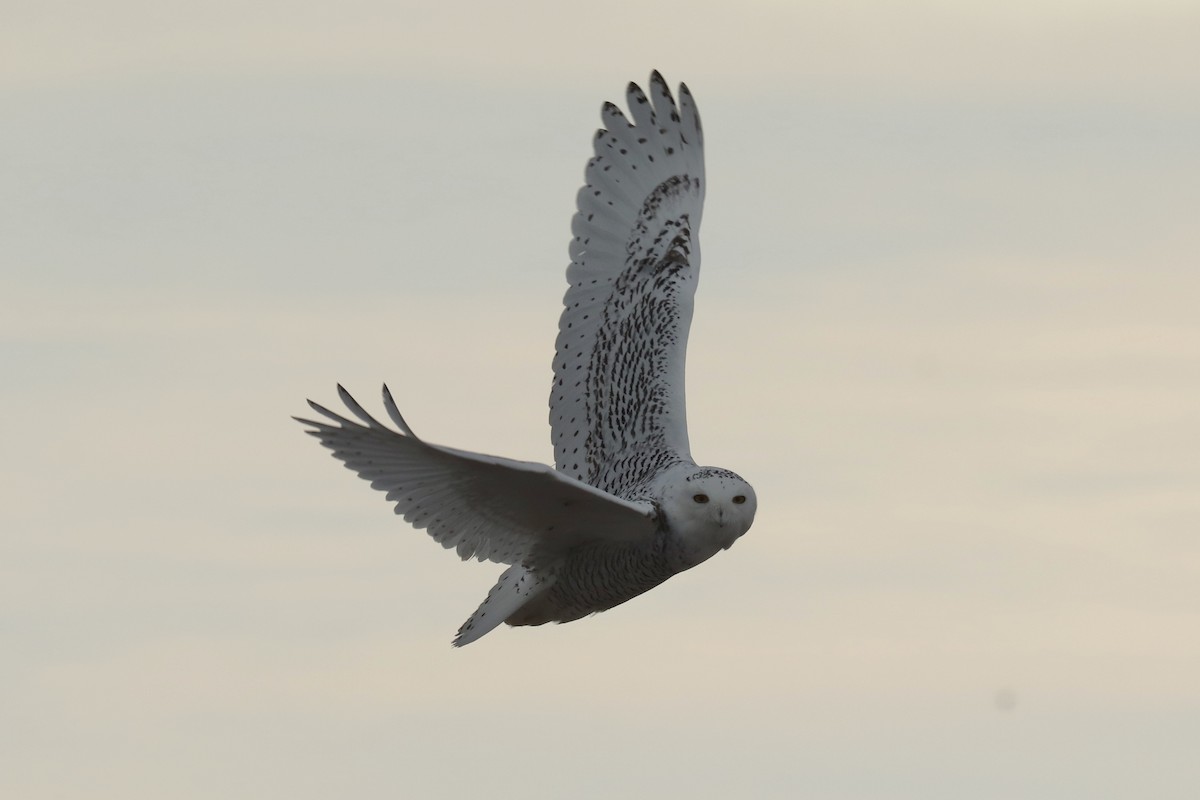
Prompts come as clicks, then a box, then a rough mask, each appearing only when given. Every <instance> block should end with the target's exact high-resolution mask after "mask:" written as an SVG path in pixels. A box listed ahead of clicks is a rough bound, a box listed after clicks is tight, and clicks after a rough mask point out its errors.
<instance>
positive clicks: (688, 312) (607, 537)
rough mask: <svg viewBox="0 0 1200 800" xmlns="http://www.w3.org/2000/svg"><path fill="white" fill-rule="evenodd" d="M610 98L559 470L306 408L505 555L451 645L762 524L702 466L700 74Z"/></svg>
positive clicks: (353, 461) (638, 582)
mask: <svg viewBox="0 0 1200 800" xmlns="http://www.w3.org/2000/svg"><path fill="white" fill-rule="evenodd" d="M626 96H627V99H628V103H629V112H630V116H629V117H626V116H625V115H624V114H623V113H622V112H621V110H620V109H619V108H617V106H615V105H613V104H612V103H606V104H605V105H604V107H603V110H602V111H601V118H602V120H603V123H604V128H603V129H602V130H599V131H597V132H596V137H595V140H594V147H595V155H594V156H593V157H592V159H591V160H590V161H588V164H587V169H586V171H585V173H584V176H585V180H586V183H585V185H584V187H583V188H582V189H580V190H579V195H578V197H577V198H576V205H577V208H578V211H577V213H576V214H575V217H574V219H573V220H572V221H571V233H572V234H573V236H574V238H573V239H572V241H571V245H570V255H571V264H570V266H569V267H567V281H568V283H569V284H570V286H569V288H568V289H567V293H566V295H565V296H564V297H563V305H564V306H565V307H564V308H563V312H562V317H561V319H560V320H559V325H558V340H557V343H556V346H555V356H554V383H553V386H552V388H551V391H550V427H551V434H550V435H551V440H552V442H553V445H554V460H555V465H554V469H551V468H549V467H547V466H545V465H543V464H535V463H531V462H527V461H513V460H511V459H507V458H500V457H497V456H488V455H483V454H480V453H470V452H466V451H464V450H454V449H451V448H449V447H442V446H440V445H435V444H430V443H428V442H426V441H424V440H422V439H419V438H418V437H417V436H416V434H414V433H413V431H412V428H410V427H409V426H408V423H406V422H405V421H404V418H403V417H402V416H401V415H400V411H399V409H398V408H397V407H396V403H395V401H393V400H392V395H391V392H389V391H388V388H387V387H386V386H384V387H383V406H384V409H385V410H386V411H387V414H388V416H389V417H390V418H391V421H392V422H393V423H394V424H395V426H396V428H398V429H399V430H398V431H397V430H392V429H391V428H389V427H387V426H385V425H383V424H382V423H380V422H379V421H377V420H376V419H375V418H373V417H372V416H371V415H370V414H368V413H367V412H366V411H365V410H363V408H362V406H361V405H359V404H358V402H357V401H356V400H355V399H354V398H353V397H351V396H350V394H349V393H348V392H347V391H346V390H345V389H343V388H342V387H341V386H338V395H339V396H340V397H341V399H342V402H343V403H345V405H346V407H347V408H348V409H349V410H350V413H351V414H352V415H353V416H354V417H356V418H357V421H355V420H354V419H349V418H347V417H343V416H341V415H339V414H336V413H334V412H332V411H330V410H328V409H326V408H324V407H322V406H320V405H318V404H316V403H313V402H312V401H311V400H310V401H309V405H310V406H311V407H312V408H313V410H314V411H316V412H317V413H319V414H320V415H321V416H323V417H325V418H327V420H328V421H315V420H307V419H299V418H297V419H298V420H299V422H301V423H302V424H304V425H306V426H308V430H307V433H309V434H311V435H313V436H315V437H317V439H318V440H320V442H321V444H322V445H324V446H325V447H328V448H329V449H330V450H332V451H333V455H334V457H335V458H338V459H340V460H341V461H343V462H344V463H345V465H346V466H347V467H348V468H349V469H351V470H353V471H354V472H356V473H358V474H359V475H360V476H361V477H362V478H364V479H366V480H368V481H370V482H371V486H372V487H373V488H375V489H378V490H380V491H382V492H386V493H387V499H388V500H389V501H390V502H392V503H394V504H395V511H396V513H397V514H401V515H403V516H404V519H405V520H406V521H408V522H409V523H411V524H412V525H413V527H415V528H424V529H425V530H427V531H428V532H429V535H430V536H432V537H433V538H434V539H435V540H436V541H438V542H440V543H441V545H442V546H443V547H446V548H451V547H453V548H454V549H455V550H457V551H458V554H459V556H461V557H462V558H463V559H464V560H466V559H469V558H471V557H472V556H474V557H475V558H477V559H479V560H480V561H483V560H485V559H486V560H489V561H495V562H498V563H500V564H507V565H508V569H506V570H505V571H504V572H503V574H501V575H500V580H499V581H498V582H497V583H496V585H495V586H494V587H492V590H491V591H490V592H488V595H487V598H486V599H484V601H483V604H482V605H481V606H479V609H478V610H477V611H476V612H475V613H474V614H472V615H471V618H470V619H468V620H467V621H466V622H464V623H463V625H462V627H461V628H459V630H458V635H457V636H456V637H455V639H454V644H455V645H457V646H462V645H465V644H470V643H471V642H473V641H475V640H476V639H478V638H479V637H481V636H483V635H484V634H486V633H488V632H489V631H491V630H492V629H493V628H495V627H497V626H498V625H499V624H500V623H501V622H507V623H508V624H509V625H541V624H544V623H546V622H571V621H572V620H577V619H580V618H582V617H586V616H588V615H589V614H594V613H596V612H598V611H604V610H606V609H610V608H612V607H613V606H616V605H619V604H621V603H624V602H625V601H626V600H629V599H631V598H634V597H636V596H637V595H639V594H642V593H643V592H645V591H648V590H649V589H652V588H654V587H655V586H657V585H658V584H660V583H662V582H663V581H665V580H666V579H667V578H670V577H671V576H672V575H675V574H676V573H679V572H682V571H684V570H686V569H691V568H692V567H694V566H696V565H697V564H699V563H701V562H702V561H706V560H707V559H709V558H710V557H712V556H713V555H715V554H716V552H717V551H718V550H723V549H728V548H729V547H730V546H731V545H732V544H733V543H734V542H735V541H736V540H737V538H738V537H739V536H741V535H742V534H744V533H745V532H746V531H747V530H749V528H750V524H751V523H752V522H753V521H754V512H755V509H756V508H757V499H756V498H755V495H754V489H752V488H751V487H750V484H748V483H746V481H744V480H743V479H742V478H741V477H740V476H738V475H736V474H735V473H733V472H730V471H729V470H727V469H721V468H719V467H702V466H697V465H696V462H695V461H693V460H692V454H691V449H690V447H689V445H688V431H687V418H686V406H685V403H684V358H685V355H686V352H687V337H688V327H689V326H690V325H691V321H692V304H693V297H694V295H695V292H696V283H697V281H698V279H699V273H700V243H699V239H698V232H699V229H700V217H701V213H702V211H703V207H704V189H705V180H704V140H703V137H702V135H701V130H700V116H699V114H698V113H697V111H696V103H695V101H694V100H693V99H692V95H691V93H690V92H689V91H688V89H687V86H684V85H681V86H680V87H679V105H678V106H677V105H676V104H675V100H674V98H672V96H671V90H670V89H669V88H668V87H667V84H666V82H665V81H664V80H663V78H662V76H661V75H659V74H658V73H657V72H654V73H653V74H652V75H651V76H650V92H649V96H647V95H646V93H644V92H643V91H642V90H641V89H640V88H639V87H638V86H637V85H636V84H632V83H631V84H630V85H629V88H628V90H627V95H626Z"/></svg>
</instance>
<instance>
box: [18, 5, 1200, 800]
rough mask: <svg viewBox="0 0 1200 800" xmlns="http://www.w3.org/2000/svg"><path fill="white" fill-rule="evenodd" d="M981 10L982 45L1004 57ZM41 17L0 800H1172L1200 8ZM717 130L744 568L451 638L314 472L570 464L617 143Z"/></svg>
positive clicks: (707, 333)
mask: <svg viewBox="0 0 1200 800" xmlns="http://www.w3.org/2000/svg"><path fill="white" fill-rule="evenodd" d="M985 5H986V7H985ZM992 5H993V4H982V3H970V2H957V3H950V2H941V3H939V2H918V3H906V4H899V3H890V2H883V0H877V1H875V2H870V1H866V0H864V1H863V2H850V3H837V4H833V3H830V4H815V3H803V2H791V1H790V0H774V1H772V2H768V1H767V0H758V1H757V2H755V1H753V0H747V2H741V3H729V2H719V3H718V2H703V1H701V0H690V1H689V2H669V3H657V2H638V3H635V2H627V1H626V0H618V1H617V2H609V3H605V4H603V5H594V6H586V7H585V6H583V5H578V6H577V5H575V4H572V3H567V2H562V0H558V2H532V0H519V1H518V2H510V3H496V4H484V3H471V2H466V3H457V4H452V3H444V2H438V3H413V2H404V0H401V2H382V1H380V2H375V1H373V0H362V1H357V2H356V1H355V0H351V2H342V3H337V4H333V3H330V4H322V3H315V2H309V0H300V2H273V1H271V2H263V1H261V0H238V1H237V2H233V0H229V2H208V3H189V2H161V0H156V1H155V2H150V1H149V0H144V1H142V2H137V1H135V0H113V2H107V3H103V4H97V3H91V4H87V3H79V2H52V1H51V2H37V3H33V2H9V3H6V4H5V6H4V8H3V10H2V11H0V17H2V18H3V22H2V24H0V109H2V110H0V312H2V313H0V369H2V371H3V375H4V380H3V382H2V383H0V403H2V407H3V409H4V412H5V413H4V414H3V419H2V421H0V435H2V436H3V441H4V443H5V444H4V453H5V456H6V457H5V458H4V459H3V460H2V462H0V484H2V485H3V487H4V488H3V502H2V503H0V546H2V548H3V550H2V554H0V649H2V652H3V656H2V657H0V795H2V796H4V797H6V798H8V797H11V798H28V799H29V800H41V799H43V798H46V799H48V798H56V799H61V798H88V799H89V800H92V799H95V798H112V799H113V800H118V799H119V800H141V798H146V799H147V800H149V799H151V798H153V799H154V800H159V799H160V798H174V799H180V800H189V799H190V798H212V797H220V798H256V799H260V798H288V799H289V800H293V799H299V800H305V799H307V798H314V799H315V798H329V797H355V798H364V799H366V800H373V799H374V798H395V797H429V798H433V797H445V798H452V797H453V798H459V797H480V796H488V797H522V798H558V797H578V798H610V797H616V796H620V797H631V798H669V797H688V798H693V797H695V798H728V797H736V796H748V797H780V798H783V797H787V798H793V797H811V798H823V799H824V798H827V799H829V800H868V799H872V800H873V799H875V798H880V799H891V798H901V799H904V798H912V799H913V800H918V799H920V800H939V799H941V798H945V799H946V800H951V799H953V800H961V798H972V800H975V799H978V798H984V799H985V800H986V799H990V798H996V799H997V800H999V799H1000V798H1021V799H1022V800H1033V799H1036V798H1046V800H1064V798H1089V800H1090V799H1092V798H1128V797H1135V796H1141V797H1154V798H1166V799H1168V800H1170V799H1172V798H1180V799H1181V800H1182V799H1183V798H1192V797H1194V796H1195V792H1196V787H1197V786H1198V785H1200V761H1198V760H1197V758H1196V754H1197V752H1200V678H1198V677H1197V676H1200V635H1198V632H1200V311H1198V309H1200V258H1198V255H1200V224H1198V220H1200V10H1198V8H1197V6H1196V4H1195V3H1193V2H1184V1H1183V0H1180V1H1179V2H1165V1H1164V2H1154V1H1153V0H1137V2H1134V0H1128V2H1125V1H1124V0H1108V1H1107V2H1068V1H1067V0H1058V1H1057V2H1056V1H1055V0H1039V2H1014V3H1006V4H1004V7H1003V8H1002V9H1000V8H991V6H992ZM652 68H658V69H660V70H662V71H663V72H664V74H665V76H666V78H667V80H668V81H669V82H670V83H671V84H672V85H675V84H677V83H678V82H679V81H681V80H683V81H686V82H687V83H688V85H689V86H690V88H691V89H692V91H693V93H694V94H695V96H696V98H697V101H698V104H699V107H700V110H701V113H702V115H703V117H704V124H705V132H706V139H707V141H706V150H707V159H708V176H709V189H708V205H707V207H706V213H705V218H704V219H705V221H704V229H703V231H702V236H703V242H704V256H705V262H704V274H703V279H702V281H701V286H700V291H699V295H698V298H697V308H696V316H695V322H694V325H693V331H692V338H691V349H690V351H689V359H688V368H689V375H688V390H689V394H688V405H689V412H690V414H689V416H690V424H691V440H692V445H693V450H694V455H695V456H696V457H697V459H698V460H699V461H701V462H702V463H711V464H718V465H721V466H726V467H729V468H731V469H734V470H736V471H737V472H739V473H740V474H742V475H744V476H745V477H746V478H747V479H748V480H750V481H751V482H752V483H753V484H754V486H755V488H756V490H757V493H758V497H759V513H758V518H757V521H756V523H755V526H754V528H753V529H752V530H751V531H750V533H749V534H748V535H747V536H746V537H744V538H743V539H741V540H740V541H739V542H738V544H737V546H736V547H734V548H733V549H732V550H730V551H729V552H728V553H723V554H721V555H720V556H718V557H717V558H714V559H713V560H712V561H710V562H708V563H706V564H704V565H703V567H701V568H699V569H696V570H693V571H691V572H688V573H685V574H684V575H681V576H678V577H676V578H674V579H672V580H671V581H670V582H668V583H667V584H665V585H664V586H662V587H660V588H659V589H656V590H655V591H654V592H651V593H650V594H648V595H646V596H644V597H641V598H638V599H636V600H635V601H633V602H631V603H629V604H627V605H625V606H622V607H620V608H617V609H615V610H613V611H611V612H608V613H605V614H602V615H600V616H598V617H595V618H592V619H588V620H584V621H580V622H577V623H572V624H570V625H564V626H551V627H542V628H523V629H507V628H506V629H503V630H499V631H497V632H496V633H494V634H492V635H490V636H488V637H487V638H485V639H483V640H482V641H480V642H479V643H478V644H475V645H472V646H471V647H469V648H466V649H463V650H452V649H451V648H450V646H449V641H450V638H451V636H452V635H453V634H454V632H455V630H456V629H457V627H458V625H459V624H460V623H461V622H462V621H463V620H464V619H466V617H467V616H468V615H469V614H470V613H471V612H472V611H473V610H474V609H475V607H476V606H477V605H478V603H479V602H480V601H481V600H482V599H483V596H484V594H485V593H486V591H487V589H488V588H489V587H490V586H491V584H492V582H493V581H494V579H495V577H496V575H497V574H498V572H499V571H500V568H498V567H497V566H496V565H491V564H488V565H480V564H477V563H474V562H472V563H469V564H461V563H459V562H458V561H457V560H456V559H455V558H454V556H453V555H452V554H450V553H446V552H443V551H442V550H441V549H440V548H439V547H437V546H436V545H435V544H433V543H432V542H430V541H429V540H428V538H427V537H426V536H425V535H424V534H423V533H419V532H415V531H413V530H411V529H410V528H409V527H407V526H406V525H405V524H403V522H402V521H400V520H398V519H397V518H395V517H394V516H393V515H392V513H391V510H390V507H389V505H388V504H387V503H386V502H385V501H384V499H383V497H382V496H381V495H379V494H378V493H375V492H372V491H371V490H370V489H369V487H368V486H367V485H366V484H365V483H364V482H362V481H360V480H358V479H356V478H354V477H353V476H352V475H351V474H350V473H349V472H348V471H346V470H345V469H343V468H341V467H340V466H339V465H338V464H337V463H336V462H334V461H333V460H332V459H330V458H329V457H328V455H327V454H326V452H325V451H324V450H322V449H321V448H319V447H318V446H317V445H316V443H315V442H313V441H312V440H311V439H310V438H309V437H306V436H304V435H303V434H302V433H301V429H300V427H299V426H298V425H296V424H295V423H294V422H292V421H291V420H290V419H289V415H291V414H297V413H301V412H303V411H305V410H306V408H305V405H304V399H305V398H306V397H312V398H313V399H315V400H317V401H318V402H325V403H332V402H333V401H334V400H335V397H336V394H335V389H334V385H335V383H336V382H338V381H340V382H342V383H344V384H345V385H346V386H347V387H348V388H350V389H351V391H353V392H355V393H356V395H358V396H359V397H360V399H361V400H363V401H364V404H365V405H367V406H368V408H372V409H378V408H379V404H378V400H377V399H376V398H377V392H378V387H379V384H380V383H381V382H383V381H385V380H386V381H387V382H388V383H389V384H390V385H391V387H392V389H393V392H394V393H395V396H396V398H397V401H398V402H399V404H400V406H401V408H402V409H403V410H404V412H405V415H406V417H407V418H408V420H409V421H410V422H411V423H412V425H413V427H414V428H415V429H416V431H417V432H418V433H420V434H421V435H423V436H424V437H426V438H428V439H430V440H432V441H435V442H439V443H445V444H449V445H453V446H456V447H461V448H464V449H472V450H480V451H483V452H488V453H496V454H500V455H506V456H510V457H515V458H521V459H528V460H538V461H544V462H548V461H550V460H551V451H550V447H549V438H548V434H549V426H548V424H547V413H548V412H547V407H546V400H547V395H548V391H549V385H550V377H551V372H550V358H551V355H552V353H553V343H554V336H555V332H556V324H557V317H558V312H559V308H560V300H561V296H562V293H563V291H564V289H565V279H564V276H563V272H564V269H565V267H566V263H567V248H566V245H567V241H568V239H569V221H570V217H571V214H572V212H573V200H574V195H575V191H576V189H577V188H578V185H579V183H580V182H581V179H582V174H583V165H584V162H585V160H586V159H587V157H588V155H589V148H590V140H591V136H592V133H593V131H594V130H595V128H596V127H597V126H598V124H599V113H598V112H599V108H600V104H601V103H602V102H603V101H604V100H608V99H611V100H618V101H619V100H622V99H623V91H624V86H625V84H626V82H628V81H629V80H631V79H633V80H637V81H639V82H644V81H645V80H646V78H647V75H648V74H649V72H650V70H651V69H652Z"/></svg>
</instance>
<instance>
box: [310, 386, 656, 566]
mask: <svg viewBox="0 0 1200 800" xmlns="http://www.w3.org/2000/svg"><path fill="white" fill-rule="evenodd" d="M338 395H339V396H340V397H341V398H342V402H344V403H345V404H346V407H347V408H349V409H350V411H351V412H352V413H353V414H354V416H356V417H358V418H359V419H360V420H362V422H363V424H358V423H356V422H354V421H352V420H349V419H347V418H345V417H343V416H340V415H339V414H335V413H334V412H332V411H330V410H328V409H326V408H324V407H322V406H320V405H317V404H316V403H314V402H312V401H311V400H310V401H309V405H310V406H311V407H312V408H313V410H315V411H317V412H318V413H320V414H322V415H323V416H325V417H327V418H329V419H330V420H333V422H335V423H337V424H330V423H327V422H317V421H314V420H307V419H301V418H299V417H296V420H297V421H299V422H301V423H302V424H304V425H308V426H309V427H310V428H311V430H309V431H307V433H309V434H311V435H313V436H315V437H317V439H319V440H320V442H321V444H323V445H324V446H325V447H328V448H329V449H330V450H332V451H333V455H334V457H335V458H338V459H340V460H341V461H343V462H344V463H345V465H346V466H347V467H348V468H349V469H351V470H353V471H354V472H356V473H358V475H359V476H360V477H362V478H364V479H366V480H368V481H370V482H371V487H372V488H374V489H379V490H380V491H384V492H387V499H388V500H390V501H392V502H393V503H395V511H396V513H397V514H402V515H404V519H405V520H407V521H408V522H410V523H412V525H413V527H415V528H424V529H426V530H428V532H429V535H430V536H432V537H433V538H434V540H436V541H437V542H439V543H441V545H442V546H443V547H445V548H447V549H449V548H452V547H453V548H456V549H457V550H458V554H459V555H460V556H461V557H462V558H463V559H464V560H466V559H469V558H471V557H472V556H474V557H475V558H477V559H479V560H480V561H483V560H485V559H486V560H489V561H496V562H499V563H501V564H519V563H528V564H533V563H536V562H537V561H538V560H539V559H540V558H541V557H553V556H555V555H556V554H558V553H561V552H562V551H563V550H565V549H567V548H569V547H571V546H573V545H576V544H579V543H581V542H584V541H589V540H597V539H599V540H608V541H634V540H638V539H643V538H649V537H651V536H653V535H654V531H655V529H656V527H657V522H656V520H655V512H654V508H653V506H652V505H650V504H649V503H632V502H627V501H625V500H621V499H619V498H616V497H612V496H611V495H608V494H606V493H604V492H602V491H600V490H598V489H594V488H592V487H591V486H588V485H586V484H584V483H581V482H579V481H577V480H574V479H572V478H570V477H568V476H565V475H561V474H559V473H556V472H555V471H554V470H552V469H550V468H549V467H547V466H545V465H544V464H534V463H530V462H527V461H513V460H511V459H507V458H497V457H496V456H486V455H482V454H479V453H467V452H463V451H461V450H452V449H450V448H448V447H439V446H437V445H432V444H428V443H426V442H423V441H421V440H420V439H418V438H417V437H416V436H415V435H414V434H413V432H412V429H411V428H409V427H408V425H407V424H406V423H405V422H404V418H403V417H402V416H400V411H399V409H397V408H396V403H395V402H394V401H393V400H392V395H391V392H389V391H388V388H387V387H386V386H384V387H383V403H384V407H385V408H386V409H387V412H388V416H390V417H391V419H392V421H393V422H394V423H395V424H396V426H397V427H399V428H400V430H401V431H402V432H401V433H397V432H396V431H393V430H391V429H390V428H387V427H386V426H384V425H382V424H381V423H379V422H378V421H376V420H375V419H374V418H373V417H372V416H371V415H370V414H368V413H367V412H366V411H364V410H363V408H362V406H360V405H359V404H358V402H357V401H356V400H355V399H354V398H353V397H351V396H350V393H349V392H347V391H346V390H345V389H343V388H342V387H341V386H338Z"/></svg>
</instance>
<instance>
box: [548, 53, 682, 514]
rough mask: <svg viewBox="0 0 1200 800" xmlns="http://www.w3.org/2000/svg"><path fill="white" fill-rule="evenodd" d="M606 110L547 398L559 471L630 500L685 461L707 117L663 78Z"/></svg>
mask: <svg viewBox="0 0 1200 800" xmlns="http://www.w3.org/2000/svg"><path fill="white" fill-rule="evenodd" d="M627 99H628V104H629V110H630V116H631V117H632V120H630V119H629V118H627V117H626V116H625V115H624V114H623V113H622V112H621V111H620V109H618V108H617V107H616V106H615V105H613V104H612V103H606V104H605V105H604V108H603V110H602V112H601V117H602V119H603V122H604V125H605V128H604V129H602V130H600V131H598V132H597V134H596V139H595V142H594V147H595V155H594V157H593V158H592V159H591V160H590V161H589V162H588V165H587V169H586V172H585V179H586V184H585V186H584V187H583V188H582V189H581V190H580V191H579V195H578V197H577V200H576V204H577V208H578V213H576V215H575V217H574V219H573V220H572V223H571V230H572V233H573V234H574V239H573V240H572V242H571V246H570V255H571V259H572V260H571V265H570V266H569V267H568V268H567V280H568V282H569V283H570V288H568V290H567V292H566V295H565V296H564V298H563V304H564V306H565V308H564V309H563V313H562V317H561V318H560V321H559V335H558V340H557V343H556V352H555V359H554V385H553V387H552V391H551V394H550V424H551V437H552V440H553V444H554V453H555V464H556V467H557V469H558V470H559V471H560V472H562V473H565V474H566V475H569V476H571V477H572V478H576V479H578V480H580V481H583V482H585V483H588V484H591V485H593V486H597V487H599V488H602V489H605V490H607V491H610V492H612V493H614V494H618V495H622V496H632V495H633V494H634V492H635V489H636V488H637V487H638V486H641V485H643V484H644V483H645V482H646V481H647V480H648V479H649V478H650V477H651V476H652V475H653V474H654V473H655V472H657V471H658V470H660V469H662V468H663V467H665V466H666V465H667V464H669V463H671V462H673V461H679V460H685V459H686V460H690V457H691V456H690V449H689V444H688V433H687V416H686V406H685V398H684V360H685V355H686V351H687V337H688V329H689V327H690V325H691V319H692V299H693V296H694V294H695V291H696V283H697V279H698V273H699V269H700V250H699V240H698V231H699V227H700V218H701V214H702V212H703V205H704V189H705V180H704V153H703V138H702V135H701V128H700V117H699V114H698V113H697V111H696V105H695V102H694V101H693V100H692V96H691V93H690V92H689V91H688V89H687V87H686V86H682V85H681V86H680V90H679V100H680V103H679V106H678V107H677V106H676V104H675V101H674V99H673V98H672V96H671V91H670V89H668V87H667V85H666V82H665V81H664V80H663V78H662V76H661V75H659V74H658V73H657V72H655V73H654V74H653V75H651V78H650V96H649V97H647V95H646V94H645V93H643V92H642V90H641V89H640V88H638V87H637V86H636V85H635V84H630V85H629V89H628V92H627Z"/></svg>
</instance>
